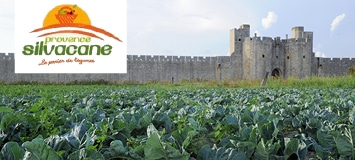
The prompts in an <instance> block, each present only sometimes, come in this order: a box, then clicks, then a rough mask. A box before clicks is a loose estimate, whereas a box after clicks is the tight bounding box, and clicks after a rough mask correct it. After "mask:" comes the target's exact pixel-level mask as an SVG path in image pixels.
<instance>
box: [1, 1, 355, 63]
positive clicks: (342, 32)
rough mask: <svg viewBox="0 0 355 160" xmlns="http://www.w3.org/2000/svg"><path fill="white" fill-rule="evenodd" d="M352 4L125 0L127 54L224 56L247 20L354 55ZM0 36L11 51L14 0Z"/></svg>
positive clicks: (321, 48)
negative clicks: (303, 34)
mask: <svg viewBox="0 0 355 160" xmlns="http://www.w3.org/2000/svg"><path fill="white" fill-rule="evenodd" d="M354 6H355V1H353V0H339V1H328V0H312V1H306V0H298V1H285V0H269V1H262V0H248V1H245V0H128V17H127V18H128V26H127V28H128V33H127V36H128V42H127V44H128V54H129V55H132V54H134V55H177V56H183V55H184V56H219V55H221V56H222V55H223V56H224V55H228V51H229V30H230V29H232V28H238V27H239V26H240V25H241V24H250V25H251V35H250V36H253V35H254V33H255V32H257V33H258V35H260V36H266V37H276V36H280V37H281V38H282V39H284V38H285V37H286V34H288V35H289V36H290V35H291V28H292V27H294V26H304V28H305V31H312V32H313V36H314V41H313V43H314V44H313V47H314V48H313V51H314V52H316V54H317V55H320V56H326V57H342V58H349V57H353V58H355V50H354V49H353V47H354V44H353V43H354V41H353V39H354V38H355V31H354V29H355V28H354V27H355V9H354ZM112 18H113V19H112V20H114V17H112ZM24 27H26V26H24ZM0 36H1V38H0V52H13V50H14V0H0Z"/></svg>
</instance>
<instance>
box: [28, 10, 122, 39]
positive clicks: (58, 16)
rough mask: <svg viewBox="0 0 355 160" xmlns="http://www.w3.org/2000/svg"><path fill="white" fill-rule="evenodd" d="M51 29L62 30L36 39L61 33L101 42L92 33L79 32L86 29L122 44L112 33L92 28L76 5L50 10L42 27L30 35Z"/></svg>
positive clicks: (82, 11) (88, 19) (84, 14)
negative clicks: (78, 35)
mask: <svg viewBox="0 0 355 160" xmlns="http://www.w3.org/2000/svg"><path fill="white" fill-rule="evenodd" d="M68 27H69V28H76V29H70V30H68V29H65V28H68ZM53 28H63V30H60V31H55V32H49V33H45V34H42V35H40V36H38V37H43V36H48V35H52V34H61V33H76V34H81V35H85V36H90V37H93V38H98V39H101V40H103V38H101V37H99V36H97V35H96V34H94V33H90V32H86V31H83V30H80V29H88V30H92V31H94V32H98V33H101V34H104V35H106V36H108V37H111V38H113V39H116V40H117V41H120V42H122V41H121V40H120V39H119V38H118V37H116V36H115V35H113V34H112V33H110V32H107V31H105V30H104V29H101V28H98V27H95V26H92V25H91V21H90V18H89V16H88V15H87V14H86V12H85V11H84V10H83V9H81V8H80V7H79V6H77V5H70V4H63V5H59V6H56V7H54V8H53V9H52V10H50V11H49V12H48V14H47V16H46V17H45V18H44V20H43V27H42V28H38V29H35V30H33V31H32V32H31V33H33V32H39V31H44V30H48V29H53ZM78 29H79V30H78Z"/></svg>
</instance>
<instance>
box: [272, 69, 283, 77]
mask: <svg viewBox="0 0 355 160" xmlns="http://www.w3.org/2000/svg"><path fill="white" fill-rule="evenodd" d="M271 76H272V77H275V78H279V77H281V70H280V68H275V69H274V70H272V72H271Z"/></svg>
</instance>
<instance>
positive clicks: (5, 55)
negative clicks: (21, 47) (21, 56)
mask: <svg viewBox="0 0 355 160" xmlns="http://www.w3.org/2000/svg"><path fill="white" fill-rule="evenodd" d="M14 58H15V55H14V53H0V60H1V59H6V60H11V59H14Z"/></svg>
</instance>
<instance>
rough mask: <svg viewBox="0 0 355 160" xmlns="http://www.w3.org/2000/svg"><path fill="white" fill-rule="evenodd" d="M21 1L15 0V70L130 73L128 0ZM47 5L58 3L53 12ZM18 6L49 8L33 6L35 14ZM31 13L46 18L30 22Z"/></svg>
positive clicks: (25, 71)
mask: <svg viewBox="0 0 355 160" xmlns="http://www.w3.org/2000/svg"><path fill="white" fill-rule="evenodd" d="M19 1H20V2H18V1H16V2H15V3H16V4H15V5H16V6H15V7H16V8H15V38H16V39H15V41H16V42H15V44H16V52H15V73H126V70H127V69H126V68H127V53H126V51H127V45H126V41H127V40H126V16H127V15H126V2H124V3H122V2H121V5H120V6H118V4H117V1H113V0H112V1H108V2H106V1H105V3H104V6H103V5H102V4H103V2H87V1H85V2H83V1H78V0H77V1H75V2H77V3H73V4H69V3H67V4H59V5H58V4H56V3H53V2H46V1H45V0H40V1H41V2H43V3H45V4H46V5H44V6H43V4H42V5H34V4H33V3H34V2H38V1H33V0H30V1H33V2H32V3H28V5H32V7H29V6H25V5H24V4H23V3H24V2H25V1H22V2H21V0H19ZM109 2H111V4H110V3H109ZM17 4H18V5H17ZM37 4H38V3H37ZM47 6H52V7H50V9H49V11H48V7H47ZM53 6H54V7H53ZM110 6H111V8H110ZM112 6H115V7H114V8H113V7H112ZM17 7H19V8H21V9H25V10H26V9H27V10H30V9H28V8H37V9H39V8H38V7H40V8H41V10H42V9H47V12H46V14H43V13H45V12H39V11H36V10H37V9H36V10H33V9H31V11H34V14H29V13H26V12H24V11H21V12H20V11H18V9H17ZM85 7H86V8H85ZM110 9H111V10H110ZM30 15H31V16H30ZM41 17H42V18H41ZM43 17H44V18H43ZM29 18H31V20H34V22H42V23H31V24H33V25H30V23H28V22H29ZM40 20H42V21H40ZM26 22H27V23H26ZM38 24H42V25H41V27H38ZM32 26H36V27H32ZM30 27H31V28H34V29H32V30H29V29H28V28H30Z"/></svg>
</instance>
